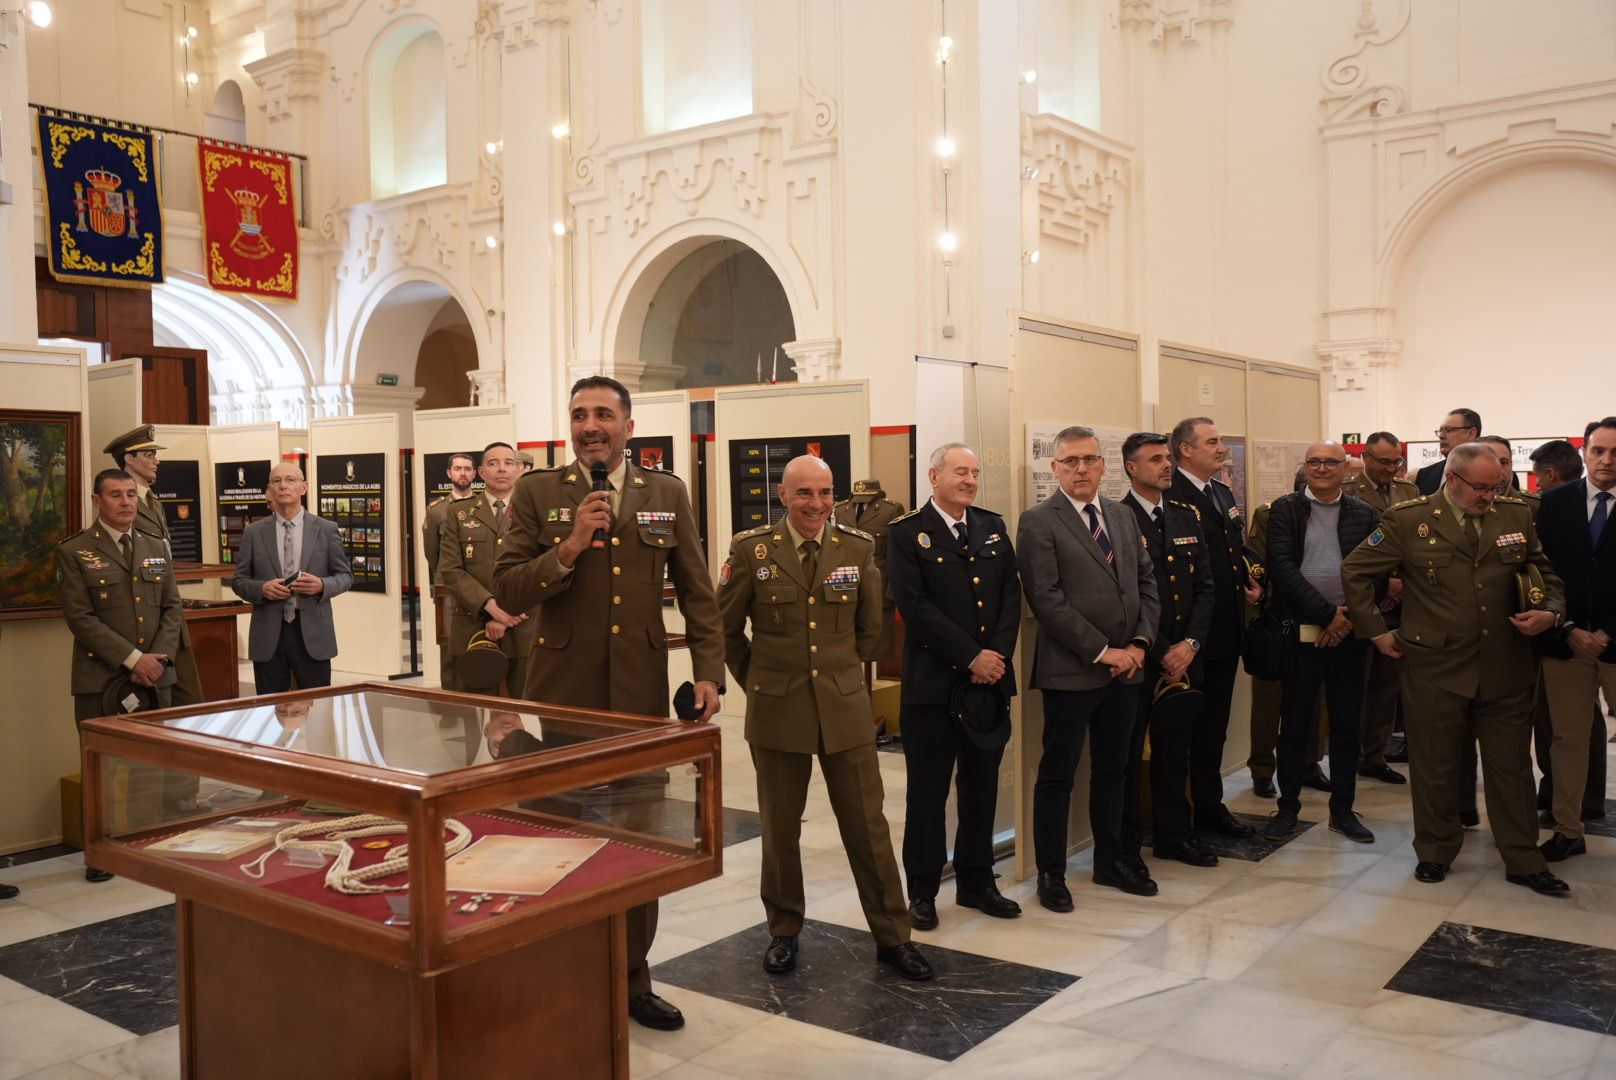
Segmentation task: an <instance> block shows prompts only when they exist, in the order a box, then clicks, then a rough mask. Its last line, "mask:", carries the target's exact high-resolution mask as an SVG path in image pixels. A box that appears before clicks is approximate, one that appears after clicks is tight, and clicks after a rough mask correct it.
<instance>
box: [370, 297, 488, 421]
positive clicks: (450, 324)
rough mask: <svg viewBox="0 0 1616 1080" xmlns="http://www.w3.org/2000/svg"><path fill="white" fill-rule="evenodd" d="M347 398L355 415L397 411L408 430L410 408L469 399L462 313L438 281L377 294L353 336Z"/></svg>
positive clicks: (469, 349)
mask: <svg viewBox="0 0 1616 1080" xmlns="http://www.w3.org/2000/svg"><path fill="white" fill-rule="evenodd" d="M358 334H359V336H358V345H357V347H356V349H355V352H354V365H353V399H354V409H355V411H357V412H383V411H389V412H397V413H398V414H399V416H400V418H401V420H402V421H403V422H404V424H405V427H404V428H403V429H401V430H408V429H409V416H410V414H411V413H413V412H414V410H415V409H416V408H444V407H451V406H456V405H465V404H467V403H468V402H469V401H470V383H469V382H468V381H467V379H466V372H468V371H471V370H473V369H474V368H476V366H477V345H476V339H475V337H474V334H473V330H472V327H471V322H470V320H469V319H468V317H467V315H466V311H465V308H463V307H462V306H461V304H460V301H459V300H458V299H456V298H455V296H454V294H453V293H452V292H450V291H449V288H448V287H447V286H446V285H444V284H442V283H440V282H438V281H421V280H415V281H405V282H402V283H400V284H398V285H394V286H393V287H392V288H390V289H388V290H387V291H386V292H385V293H383V294H382V296H381V297H380V299H378V300H377V301H376V302H375V304H374V306H373V307H371V308H370V314H369V316H368V317H366V318H365V320H364V325H363V326H362V327H361V328H360V329H359V332H358Z"/></svg>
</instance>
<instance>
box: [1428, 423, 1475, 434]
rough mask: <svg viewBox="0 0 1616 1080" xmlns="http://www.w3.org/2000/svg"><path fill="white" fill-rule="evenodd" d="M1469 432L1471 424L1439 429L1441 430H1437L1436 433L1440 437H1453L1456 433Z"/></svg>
mask: <svg viewBox="0 0 1616 1080" xmlns="http://www.w3.org/2000/svg"><path fill="white" fill-rule="evenodd" d="M1469 430H1470V425H1469V424H1460V425H1459V426H1458V427H1439V428H1437V429H1436V433H1437V434H1438V435H1452V434H1453V433H1454V432H1455V431H1469Z"/></svg>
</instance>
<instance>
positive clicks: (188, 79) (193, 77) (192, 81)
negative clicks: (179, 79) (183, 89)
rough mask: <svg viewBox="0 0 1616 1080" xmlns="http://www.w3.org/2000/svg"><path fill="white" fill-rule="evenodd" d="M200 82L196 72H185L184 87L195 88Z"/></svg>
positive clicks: (200, 78)
mask: <svg viewBox="0 0 1616 1080" xmlns="http://www.w3.org/2000/svg"><path fill="white" fill-rule="evenodd" d="M201 81H202V77H201V76H200V75H198V74H197V73H196V72H194V71H187V72H186V73H185V85H187V86H195V85H196V84H197V83H199V82H201Z"/></svg>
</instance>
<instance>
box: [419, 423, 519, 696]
mask: <svg viewBox="0 0 1616 1080" xmlns="http://www.w3.org/2000/svg"><path fill="white" fill-rule="evenodd" d="M445 474H446V475H447V476H448V477H449V485H450V490H449V493H448V494H447V495H440V496H438V497H437V498H436V499H433V500H432V501H431V502H430V503H428V504H427V507H426V513H424V514H422V515H421V554H422V556H423V557H424V558H425V559H426V566H427V574H428V575H429V576H430V577H431V580H432V584H433V585H437V584H439V583H440V581H441V579H440V578H439V576H438V551H439V549H440V548H441V547H442V546H443V544H442V537H443V522H444V519H445V518H447V517H448V516H449V515H450V514H451V513H453V512H454V511H455V509H457V508H456V506H455V505H454V504H455V503H460V502H465V501H466V500H467V499H471V498H474V497H475V496H476V494H477V492H476V489H474V488H473V487H472V480H473V478H474V477H476V475H477V462H476V461H475V460H474V459H473V458H472V456H471V455H470V454H453V455H451V456H450V458H449V468H448V469H447V470H446V471H445ZM428 591H429V592H433V600H434V602H436V603H441V604H443V605H444V612H443V615H444V622H445V623H447V624H449V625H450V626H451V627H452V626H453V625H454V622H453V620H454V616H455V605H454V597H452V596H444V597H442V598H441V599H440V598H438V597H437V596H436V594H435V592H434V591H433V590H428ZM458 655H459V653H457V652H456V651H455V649H454V647H453V642H452V641H451V642H450V643H449V644H447V645H445V646H444V647H443V648H442V649H441V650H439V653H438V685H439V686H442V687H443V688H444V689H445V690H452V689H453V688H454V686H455V680H454V662H455V657H456V656H458ZM516 689H517V690H520V687H517V688H516Z"/></svg>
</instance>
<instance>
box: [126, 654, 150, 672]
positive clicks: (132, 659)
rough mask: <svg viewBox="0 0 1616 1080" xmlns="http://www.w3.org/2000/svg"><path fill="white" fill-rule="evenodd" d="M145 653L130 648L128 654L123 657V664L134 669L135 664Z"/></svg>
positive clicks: (131, 669)
mask: <svg viewBox="0 0 1616 1080" xmlns="http://www.w3.org/2000/svg"><path fill="white" fill-rule="evenodd" d="M145 655H146V654H145V653H143V652H141V651H140V650H139V649H130V650H129V655H128V656H126V657H124V658H123V666H124V667H126V668H128V669H129V670H130V671H133V670H135V665H136V664H138V663H140V658H141V657H142V656H145Z"/></svg>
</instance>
